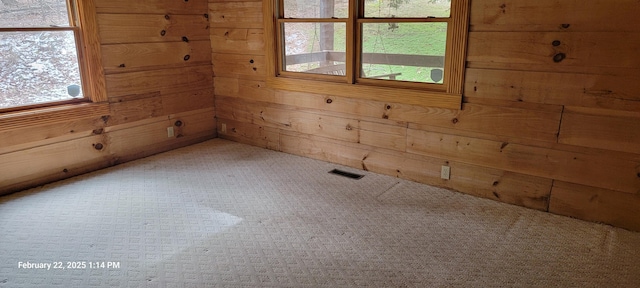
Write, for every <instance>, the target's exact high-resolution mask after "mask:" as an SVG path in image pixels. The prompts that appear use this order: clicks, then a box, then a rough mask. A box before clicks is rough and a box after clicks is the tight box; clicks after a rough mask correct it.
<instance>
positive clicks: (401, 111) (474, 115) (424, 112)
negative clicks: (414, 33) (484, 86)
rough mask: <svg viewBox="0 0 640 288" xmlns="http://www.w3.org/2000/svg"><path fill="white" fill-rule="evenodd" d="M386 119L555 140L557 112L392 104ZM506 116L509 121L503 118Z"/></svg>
mask: <svg viewBox="0 0 640 288" xmlns="http://www.w3.org/2000/svg"><path fill="white" fill-rule="evenodd" d="M386 115H387V116H388V117H389V119H392V120H398V121H406V122H410V123H417V124H425V125H431V126H438V127H444V128H450V129H452V130H466V131H474V132H479V133H487V134H494V135H503V136H512V137H518V138H525V139H533V140H540V141H547V142H556V141H557V134H558V126H559V124H560V116H561V113H560V111H536V110H527V109H519V108H510V107H500V106H488V105H476V104H465V105H464V107H463V109H462V110H450V109H436V108H424V107H416V106H411V105H402V104H400V105H391V108H390V109H388V110H387V112H386ZM506 119H508V120H506Z"/></svg>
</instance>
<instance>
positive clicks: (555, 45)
mask: <svg viewBox="0 0 640 288" xmlns="http://www.w3.org/2000/svg"><path fill="white" fill-rule="evenodd" d="M560 44H562V42H560V40H554V41H553V42H551V45H553V47H558V46H560Z"/></svg>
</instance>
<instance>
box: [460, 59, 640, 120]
mask: <svg viewBox="0 0 640 288" xmlns="http://www.w3.org/2000/svg"><path fill="white" fill-rule="evenodd" d="M615 70H616V71H601V72H605V73H608V72H616V73H617V74H614V75H611V74H609V75H607V74H579V73H554V72H534V71H512V70H494V69H474V68H470V69H467V76H466V77H467V78H466V84H465V96H466V97H472V98H483V99H498V100H508V101H517V102H525V103H543V104H554V105H568V106H582V107H594V108H607V109H615V110H627V111H640V93H638V91H640V70H638V69H631V70H624V69H615Z"/></svg>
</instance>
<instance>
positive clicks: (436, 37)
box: [360, 23, 447, 83]
mask: <svg viewBox="0 0 640 288" xmlns="http://www.w3.org/2000/svg"><path fill="white" fill-rule="evenodd" d="M362 41H363V46H362V47H363V49H362V52H363V55H362V58H361V59H362V67H361V70H360V71H361V75H360V76H361V77H362V78H374V79H388V80H389V79H390V80H401V81H412V82H426V83H442V76H439V75H444V54H445V50H446V42H447V23H364V24H363V37H362Z"/></svg>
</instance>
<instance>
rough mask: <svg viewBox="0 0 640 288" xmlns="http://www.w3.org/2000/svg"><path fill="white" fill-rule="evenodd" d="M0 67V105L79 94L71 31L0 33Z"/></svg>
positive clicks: (37, 101) (70, 97)
mask: <svg viewBox="0 0 640 288" xmlns="http://www.w3.org/2000/svg"><path fill="white" fill-rule="evenodd" d="M0 67H2V68H1V69H0V108H6V107H12V106H21V105H29V104H37V103H43V102H51V101H59V100H68V99H72V98H74V97H73V96H76V97H82V89H79V85H80V73H79V68H78V57H77V52H76V46H75V39H74V36H73V32H72V31H57V32H51V31H47V32H20V33H18V32H10V33H0ZM74 85H78V86H74ZM69 86H71V87H69Z"/></svg>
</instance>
